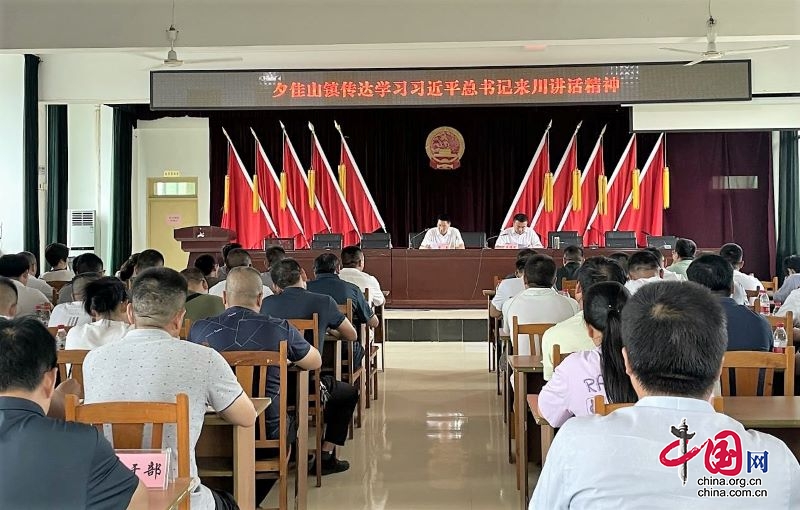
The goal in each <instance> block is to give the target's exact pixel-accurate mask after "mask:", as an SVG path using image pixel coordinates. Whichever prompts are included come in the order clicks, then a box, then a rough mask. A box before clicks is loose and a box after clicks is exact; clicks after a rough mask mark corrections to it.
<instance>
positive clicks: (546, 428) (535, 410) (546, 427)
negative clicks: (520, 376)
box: [528, 394, 556, 467]
mask: <svg viewBox="0 0 800 510" xmlns="http://www.w3.org/2000/svg"><path fill="white" fill-rule="evenodd" d="M528 409H530V411H531V414H532V415H533V421H535V422H536V425H539V428H540V429H541V438H542V467H544V462H545V460H547V452H549V451H550V445H552V444H553V438H555V435H556V429H554V428H553V426H552V425H550V424H549V423H547V420H545V419H544V418H542V417H541V416H539V395H538V394H536V395H528Z"/></svg>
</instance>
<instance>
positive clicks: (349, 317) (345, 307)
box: [336, 298, 353, 324]
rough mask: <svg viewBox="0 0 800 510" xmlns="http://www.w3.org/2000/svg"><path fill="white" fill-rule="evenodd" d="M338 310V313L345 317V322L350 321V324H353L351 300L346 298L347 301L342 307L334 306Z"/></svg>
mask: <svg viewBox="0 0 800 510" xmlns="http://www.w3.org/2000/svg"><path fill="white" fill-rule="evenodd" d="M336 306H337V308H339V311H340V312H342V313H343V314H344V316H345V317H347V320H349V321H350V324H352V323H353V300H352V299H350V298H347V301H346V302H345V304H343V305H336Z"/></svg>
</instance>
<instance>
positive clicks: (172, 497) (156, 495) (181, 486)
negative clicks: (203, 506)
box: [131, 478, 192, 510]
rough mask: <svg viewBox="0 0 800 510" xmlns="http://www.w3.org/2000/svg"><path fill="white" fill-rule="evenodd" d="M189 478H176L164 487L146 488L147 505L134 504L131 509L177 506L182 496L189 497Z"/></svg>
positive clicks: (155, 508)
mask: <svg viewBox="0 0 800 510" xmlns="http://www.w3.org/2000/svg"><path fill="white" fill-rule="evenodd" d="M191 484H192V479H191V478H176V479H175V481H174V482H172V483H170V484H169V485H167V488H166V489H148V490H147V507H142V506H140V505H139V506H134V507H131V508H133V510H147V509H149V510H172V509H173V508H178V504H180V502H181V501H183V498H186V497H189V487H190V486H191Z"/></svg>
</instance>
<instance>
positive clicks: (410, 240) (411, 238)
mask: <svg viewBox="0 0 800 510" xmlns="http://www.w3.org/2000/svg"><path fill="white" fill-rule="evenodd" d="M432 228H434V227H428V228H426V229H425V230H423V231H422V232H417V233H416V234H414V235H413V236H411V235H410V236H409V237H408V249H409V250H411V249H413V248H414V241H416V240H417V239H418V238H419V236H424V235H425V234H427V233H428V230H431V229H432Z"/></svg>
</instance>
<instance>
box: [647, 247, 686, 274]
mask: <svg viewBox="0 0 800 510" xmlns="http://www.w3.org/2000/svg"><path fill="white" fill-rule="evenodd" d="M644 250H645V251H649V252H650V253H652V254H653V255H655V256H656V259H658V266H659V267H660V268H661V279H662V280H667V281H673V282H685V281H686V277H685V276H683V275H679V274H678V273H673V272H672V271H670V270H669V269H667V268H666V267H664V262H666V259H665V258H664V254H663V253H662V252H661V250H659V249H658V248H653V247H652V246H648V247H647V248H645V249H644Z"/></svg>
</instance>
